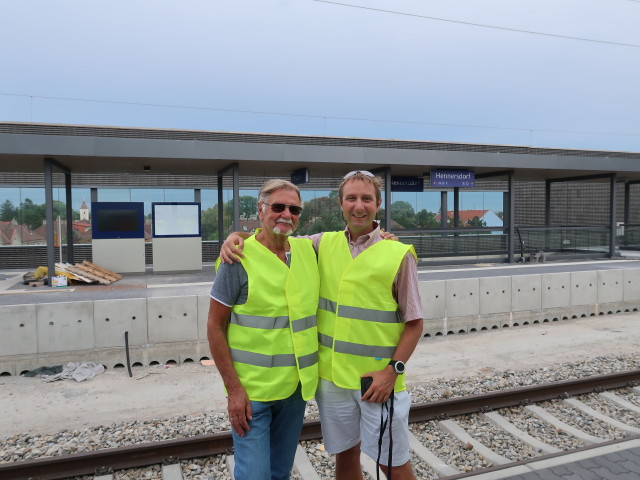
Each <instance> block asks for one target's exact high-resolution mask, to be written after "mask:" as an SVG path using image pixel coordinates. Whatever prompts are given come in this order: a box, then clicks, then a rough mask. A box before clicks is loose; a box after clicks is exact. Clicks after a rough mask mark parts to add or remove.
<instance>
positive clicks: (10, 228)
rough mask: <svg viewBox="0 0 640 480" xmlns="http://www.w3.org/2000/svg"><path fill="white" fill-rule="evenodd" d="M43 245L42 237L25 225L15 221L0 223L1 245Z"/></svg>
mask: <svg viewBox="0 0 640 480" xmlns="http://www.w3.org/2000/svg"><path fill="white" fill-rule="evenodd" d="M42 243H44V237H43V236H41V235H39V234H38V233H37V232H35V231H31V229H30V228H29V227H28V226H27V225H21V224H19V223H18V222H16V221H15V220H11V221H10V222H0V244H2V245H38V244H42Z"/></svg>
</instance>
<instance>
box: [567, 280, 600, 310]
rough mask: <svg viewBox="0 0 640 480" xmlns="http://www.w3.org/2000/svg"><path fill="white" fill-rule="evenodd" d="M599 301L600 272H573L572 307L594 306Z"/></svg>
mask: <svg viewBox="0 0 640 480" xmlns="http://www.w3.org/2000/svg"><path fill="white" fill-rule="evenodd" d="M597 301H598V272H597V271H593V272H571V306H572V307H575V306H578V305H594V304H595V303H596V302H597Z"/></svg>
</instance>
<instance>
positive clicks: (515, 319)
mask: <svg viewBox="0 0 640 480" xmlns="http://www.w3.org/2000/svg"><path fill="white" fill-rule="evenodd" d="M541 321H542V319H541V312H540V310H521V311H519V312H512V313H511V326H512V327H526V326H528V325H534V324H538V323H540V322H541Z"/></svg>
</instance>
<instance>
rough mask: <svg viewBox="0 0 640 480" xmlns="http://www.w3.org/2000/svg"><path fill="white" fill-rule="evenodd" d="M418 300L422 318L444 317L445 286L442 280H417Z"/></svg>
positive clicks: (445, 302)
mask: <svg viewBox="0 0 640 480" xmlns="http://www.w3.org/2000/svg"><path fill="white" fill-rule="evenodd" d="M418 289H419V291H420V302H421V303H422V314H423V315H424V317H423V318H424V319H425V320H427V319H437V318H444V317H445V315H446V304H447V297H446V286H445V281H444V280H429V281H426V282H419V283H418Z"/></svg>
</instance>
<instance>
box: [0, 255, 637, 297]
mask: <svg viewBox="0 0 640 480" xmlns="http://www.w3.org/2000/svg"><path fill="white" fill-rule="evenodd" d="M636 268H640V255H637V254H636V253H634V252H629V253H628V254H627V253H626V252H625V256H623V257H621V258H619V259H615V260H589V261H578V260H577V261H563V262H551V261H550V262H546V263H519V264H505V263H495V264H487V263H478V264H472V265H464V266H460V265H457V266H446V267H443V266H438V267H435V266H429V267H425V266H420V267H418V280H419V281H429V280H451V279H469V278H487V277H501V276H518V275H532V274H545V273H563V272H565V273H571V272H587V271H595V270H613V269H636ZM26 272H27V270H3V271H0V305H23V304H39V303H58V302H78V301H85V300H109V299H128V298H151V297H174V296H181V295H205V294H208V293H209V292H210V290H211V285H212V283H213V280H214V279H215V269H214V266H213V264H212V263H206V264H203V268H202V271H200V272H187V273H172V274H155V273H154V272H153V269H152V268H151V267H148V268H147V271H146V272H145V273H143V274H142V273H141V274H125V275H123V277H122V279H120V280H118V281H117V282H115V283H113V284H111V285H95V284H92V285H83V284H78V285H74V286H70V287H62V288H60V287H49V286H39V287H29V286H26V285H24V284H23V280H22V276H23V275H24V274H25V273H26Z"/></svg>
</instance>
